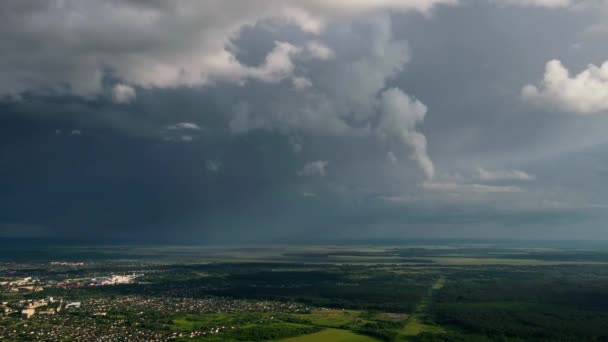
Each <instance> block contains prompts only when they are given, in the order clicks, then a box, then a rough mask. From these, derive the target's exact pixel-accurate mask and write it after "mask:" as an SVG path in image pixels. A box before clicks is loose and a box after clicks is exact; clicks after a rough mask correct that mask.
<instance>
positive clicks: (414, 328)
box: [397, 277, 446, 341]
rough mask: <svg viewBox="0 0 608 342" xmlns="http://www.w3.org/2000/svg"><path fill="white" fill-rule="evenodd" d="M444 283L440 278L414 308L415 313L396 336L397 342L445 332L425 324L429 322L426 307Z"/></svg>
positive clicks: (435, 326)
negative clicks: (423, 334) (424, 334)
mask: <svg viewBox="0 0 608 342" xmlns="http://www.w3.org/2000/svg"><path fill="white" fill-rule="evenodd" d="M445 282H446V280H445V278H444V277H440V278H439V279H438V280H437V281H436V282H435V283H434V284H433V286H432V287H431V288H430V289H429V293H428V295H427V296H426V297H425V298H424V300H423V301H422V302H421V303H420V305H419V306H418V307H417V308H416V312H415V313H414V314H413V315H411V316H410V317H409V318H408V320H407V322H406V324H405V326H404V327H403V329H401V331H400V332H399V334H398V335H397V340H398V341H411V340H414V338H415V337H416V336H418V335H420V334H422V333H433V334H440V333H443V332H445V330H444V329H443V328H442V327H440V326H438V325H435V324H428V323H425V322H428V321H429V320H428V306H429V304H430V302H431V301H432V300H433V299H434V296H435V294H436V291H439V290H441V289H442V288H443V287H444V286H445Z"/></svg>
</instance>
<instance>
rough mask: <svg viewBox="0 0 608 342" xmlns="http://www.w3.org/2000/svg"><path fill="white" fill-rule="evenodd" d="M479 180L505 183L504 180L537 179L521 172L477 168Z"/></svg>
mask: <svg viewBox="0 0 608 342" xmlns="http://www.w3.org/2000/svg"><path fill="white" fill-rule="evenodd" d="M477 172H478V173H479V178H480V179H481V180H484V181H504V180H518V181H533V180H535V179H536V176H535V175H532V174H529V173H526V172H524V171H521V170H515V169H512V170H486V169H484V168H481V167H479V168H477Z"/></svg>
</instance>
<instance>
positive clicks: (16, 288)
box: [0, 277, 44, 292]
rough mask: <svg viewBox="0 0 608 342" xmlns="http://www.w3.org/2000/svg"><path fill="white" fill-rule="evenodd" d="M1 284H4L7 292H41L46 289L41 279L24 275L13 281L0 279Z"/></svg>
mask: <svg viewBox="0 0 608 342" xmlns="http://www.w3.org/2000/svg"><path fill="white" fill-rule="evenodd" d="M0 286H2V287H3V288H4V290H5V291H6V292H39V291H42V290H44V287H42V284H41V283H40V281H39V280H38V279H34V278H32V277H23V278H19V279H15V280H11V281H8V280H5V281H0Z"/></svg>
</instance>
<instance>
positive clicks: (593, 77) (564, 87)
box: [521, 60, 608, 115]
mask: <svg viewBox="0 0 608 342" xmlns="http://www.w3.org/2000/svg"><path fill="white" fill-rule="evenodd" d="M521 93H522V97H523V98H524V99H525V100H527V101H529V102H531V103H534V104H537V105H543V106H547V107H549V108H554V109H558V110H562V111H564V112H571V113H574V114H581V115H585V114H596V113H605V112H608V61H607V62H604V63H603V64H602V65H601V66H596V65H593V64H590V65H588V66H587V68H586V69H585V70H583V71H581V72H580V73H578V74H576V75H571V74H570V71H569V70H568V69H566V67H564V65H563V64H562V63H561V62H560V61H559V60H551V61H549V62H547V64H546V66H545V74H544V77H543V80H542V81H541V82H540V83H539V84H537V85H533V84H528V85H526V86H525V87H523V89H522V91H521Z"/></svg>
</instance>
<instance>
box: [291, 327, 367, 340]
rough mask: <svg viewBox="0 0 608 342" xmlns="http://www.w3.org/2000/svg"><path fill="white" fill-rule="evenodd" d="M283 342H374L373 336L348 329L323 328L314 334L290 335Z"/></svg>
mask: <svg viewBox="0 0 608 342" xmlns="http://www.w3.org/2000/svg"><path fill="white" fill-rule="evenodd" d="M281 341H284V342H375V341H378V340H376V339H374V338H371V337H368V336H363V335H357V334H355V333H353V332H350V331H348V330H340V329H325V330H322V331H319V332H316V333H314V334H308V335H302V336H297V337H291V338H287V339H284V340H281Z"/></svg>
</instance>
